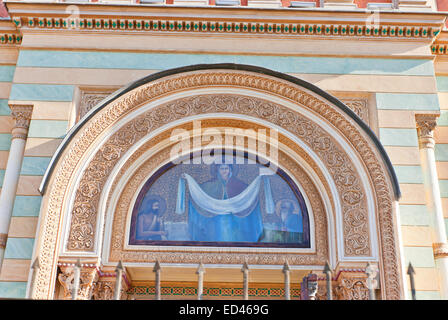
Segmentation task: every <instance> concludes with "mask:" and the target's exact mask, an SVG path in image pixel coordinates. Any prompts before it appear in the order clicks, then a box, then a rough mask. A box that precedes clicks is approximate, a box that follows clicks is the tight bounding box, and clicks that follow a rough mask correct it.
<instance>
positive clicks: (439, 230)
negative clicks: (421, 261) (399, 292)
mask: <svg viewBox="0 0 448 320" xmlns="http://www.w3.org/2000/svg"><path fill="white" fill-rule="evenodd" d="M438 117H439V114H416V115H415V121H416V123H417V132H418V141H419V148H420V159H421V164H422V171H423V176H424V184H425V195H426V204H427V207H428V211H429V214H430V216H431V227H432V231H433V232H432V240H433V241H432V242H433V244H432V246H433V250H434V259H435V263H436V268H437V269H438V273H439V279H440V288H441V297H442V299H448V245H447V236H446V230H445V221H444V218H443V209H442V199H441V198H440V188H439V179H438V177H437V170H436V160H435V155H434V147H435V141H434V129H435V127H436V125H437V122H436V121H437V118H438Z"/></svg>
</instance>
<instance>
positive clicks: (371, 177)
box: [34, 65, 402, 299]
mask: <svg viewBox="0 0 448 320" xmlns="http://www.w3.org/2000/svg"><path fill="white" fill-rule="evenodd" d="M195 120H201V121H202V122H203V123H204V124H205V126H204V127H207V126H209V127H212V126H214V127H226V126H227V127H232V128H244V127H246V128H247V126H249V127H257V126H259V127H260V128H261V127H263V128H266V129H273V130H274V129H275V130H276V131H278V134H279V139H278V141H279V154H281V156H280V158H279V163H278V164H279V167H281V168H282V169H284V170H287V171H288V172H289V173H290V174H291V176H295V179H296V181H297V182H298V184H301V185H302V186H304V185H305V184H304V183H303V182H301V181H300V180H301V179H302V181H303V179H306V178H307V179H308V181H307V183H306V185H307V186H309V188H314V190H311V189H309V190H308V191H305V190H304V193H305V195H306V197H308V199H309V198H310V197H312V196H314V197H315V198H316V201H321V205H320V206H319V205H317V206H315V207H312V206H311V208H312V212H313V219H314V221H322V223H323V221H325V225H324V226H322V225H319V226H318V224H316V223H315V228H318V227H323V230H324V231H325V234H324V241H321V242H319V243H318V242H316V246H315V248H314V253H313V254H315V256H316V257H318V258H316V259H317V260H315V261H314V262H310V261H312V259H311V260H310V258H309V257H310V253H309V252H301V251H300V250H299V249H297V250H296V251H292V252H291V251H290V252H287V253H285V249H284V248H283V249H282V248H279V249H278V250H277V251H275V250H274V251H273V250H269V251H264V255H263V254H262V253H263V248H261V249H259V250H261V251H257V250H255V249H254V250H253V252H252V253H253V258H252V260H251V262H252V263H255V264H257V263H258V264H260V265H265V264H269V261H276V262H275V263H277V262H279V261H282V259H284V255H285V254H288V255H289V258H292V255H294V256H295V257H296V258H297V260H296V262H295V263H297V264H299V263H304V261H308V262H310V263H311V264H313V263H322V259H329V258H330V257H331V259H330V260H332V263H333V265H334V264H336V263H339V262H341V261H376V262H378V264H379V266H380V273H381V277H380V279H381V288H382V295H383V297H384V298H387V299H399V298H401V296H402V284H401V278H400V276H399V274H400V273H399V270H400V261H399V252H398V250H399V248H398V245H397V240H396V230H397V225H396V221H395V217H394V201H395V200H396V198H397V197H399V189H398V185H397V182H396V178H395V175H394V173H393V169H392V166H391V165H390V162H389V160H388V158H387V156H386V154H385V152H384V150H383V149H382V147H381V144H380V143H379V142H378V139H376V137H375V135H374V134H373V133H372V131H371V130H370V129H368V127H367V126H366V125H365V124H364V123H363V122H362V121H361V120H360V119H359V118H358V117H357V116H356V115H355V114H354V113H353V112H351V111H350V110H349V109H348V108H347V107H346V106H344V105H343V104H342V103H340V102H339V101H338V100H337V99H335V98H334V97H332V96H330V95H328V94H326V93H325V92H322V91H321V90H319V89H318V88H316V87H314V86H312V85H310V84H308V83H306V82H304V81H301V80H299V79H295V78H292V77H289V76H286V75H283V74H279V73H276V72H273V71H270V70H265V69H260V68H255V67H250V66H240V65H200V66H191V67H186V68H181V69H176V70H170V71H167V72H162V73H159V74H156V75H152V76H150V77H147V78H145V79H142V80H140V81H137V82H136V83H134V84H132V85H131V86H129V87H127V88H124V89H122V90H120V91H119V92H117V93H115V94H114V95H112V96H111V97H110V98H108V99H106V100H105V101H104V102H103V103H101V104H100V105H98V106H97V107H96V108H95V109H94V110H92V111H91V112H90V113H89V114H87V115H86V116H85V118H84V119H83V120H82V121H81V122H80V123H79V124H78V125H77V126H76V127H75V128H73V129H72V131H71V132H70V133H69V134H68V136H67V137H66V139H65V140H64V142H63V143H62V145H61V147H60V148H59V150H58V152H57V153H56V155H55V156H54V157H53V160H52V163H51V164H50V167H49V169H48V171H47V174H46V176H45V179H44V181H43V184H42V191H44V202H43V208H42V212H43V216H42V223H41V225H42V229H41V236H40V237H39V238H40V239H41V241H40V243H38V244H37V254H38V255H39V261H40V264H41V269H40V270H39V274H38V278H37V279H38V282H37V283H38V286H37V288H36V291H35V292H34V296H35V297H37V298H49V297H51V294H52V293H51V292H52V291H51V288H52V287H53V286H54V281H55V280H54V279H55V272H56V267H55V266H56V265H57V261H58V259H60V257H65V258H70V257H86V258H92V259H93V258H100V257H102V258H103V260H102V261H104V262H105V263H108V262H109V261H116V260H117V259H120V258H121V259H124V261H125V260H129V261H130V262H133V263H144V261H143V260H139V259H143V258H139V255H140V256H141V257H144V259H146V260H145V261H149V262H151V261H154V259H156V258H158V259H166V261H170V259H171V261H174V262H175V261H176V259H177V260H179V255H181V256H182V259H185V258H187V259H190V260H189V261H191V262H195V261H200V260H201V259H214V258H213V250H211V249H210V248H209V249H207V250H205V251H207V252H208V253H207V252H206V253H205V255H204V254H198V253H197V252H191V251H190V252H189V251H188V250H185V249H183V248H180V249H179V248H178V249H174V250H171V251H172V252H171V253H170V254H169V255H165V256H163V255H161V254H160V251H161V250H158V249H155V248H140V249H139V250H136V251H135V252H134V251H133V249H132V248H127V247H125V246H123V247H121V248H119V246H121V245H122V243H123V239H125V238H120V236H118V235H119V233H117V232H115V231H114V223H115V227H116V226H117V224H118V225H119V226H120V227H119V228H118V229H120V230H124V229H123V226H125V225H126V221H127V219H128V217H129V212H125V211H126V210H124V211H123V212H122V213H120V212H119V211H120V210H117V211H116V212H115V209H117V208H118V209H119V208H127V207H129V205H130V204H132V202H127V203H121V202H120V201H122V200H123V201H124V200H126V199H127V200H126V201H132V199H131V198H130V196H129V195H128V197H127V198H126V196H125V195H126V193H128V194H132V195H133V194H135V192H136V191H138V188H139V187H141V185H142V183H143V181H144V180H145V178H147V177H148V176H149V175H150V174H151V173H152V172H154V170H157V168H159V167H160V165H163V164H164V163H166V162H167V161H168V160H169V149H170V146H171V145H170V143H169V140H170V139H169V137H170V134H171V133H172V130H173V129H175V128H179V127H182V126H184V128H185V129H186V130H187V131H188V130H190V131H192V130H193V129H192V128H191V124H192V123H193V121H195ZM229 124H230V126H229ZM188 126H190V128H188ZM145 170H146V171H145ZM135 177H140V178H141V179H140V180H138V179H136V178H135ZM304 189H305V187H304ZM310 203H311V200H310ZM319 208H320V210H321V211H322V213H321V218H320V219H323V220H316V219H317V217H319V215H318V213H317V211H318V210H319ZM108 210H109V211H110V212H115V213H114V214H110V213H109V214H108V212H109V211H108ZM120 219H121V220H120ZM103 232H104V237H103ZM121 233H122V234H123V232H121ZM116 239H118V240H117V241H118V242H114V241H115V240H116ZM315 239H317V238H315ZM114 250H115V251H114ZM120 250H121V251H120ZM165 250H166V249H165ZM319 252H320V253H322V256H320V257H319V254H318V253H319ZM176 254H178V256H176ZM207 254H208V255H207ZM244 254H245V255H246V258H247V255H248V253H247V252H246V253H244ZM242 255H243V254H242V253H238V250H237V251H232V250H229V252H228V253H227V257H226V263H230V264H231V263H240V262H241V261H242ZM282 255H283V256H282ZM249 256H250V252H249ZM256 256H257V257H258V258H255V257H256ZM176 257H177V258H176ZM260 257H261V258H260ZM272 257H276V258H272ZM132 259H134V260H132ZM215 259H216V255H215ZM276 259H277V260H276ZM210 261H212V260H210ZM288 261H289V260H288ZM292 261H294V260H293V259H292ZM293 263H294V262H293Z"/></svg>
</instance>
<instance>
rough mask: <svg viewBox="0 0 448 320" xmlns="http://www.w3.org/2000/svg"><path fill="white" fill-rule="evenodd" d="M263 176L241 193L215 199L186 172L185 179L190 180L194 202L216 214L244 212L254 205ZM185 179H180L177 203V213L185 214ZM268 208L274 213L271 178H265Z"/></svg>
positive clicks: (189, 188)
mask: <svg viewBox="0 0 448 320" xmlns="http://www.w3.org/2000/svg"><path fill="white" fill-rule="evenodd" d="M262 178H263V176H261V175H260V176H257V177H256V178H255V179H254V181H252V183H251V184H250V185H249V186H247V188H246V189H245V190H244V191H243V192H241V193H240V194H238V195H236V196H234V197H232V198H228V199H215V198H212V197H211V196H209V195H208V194H207V193H205V192H204V190H202V188H201V186H200V185H199V184H198V183H197V182H196V180H194V178H193V177H192V176H190V175H189V174H184V179H185V180H186V182H188V190H189V192H190V196H191V198H192V200H193V201H194V203H195V204H196V205H197V206H199V207H200V208H201V209H202V210H204V211H206V212H208V213H211V214H214V215H227V214H236V213H239V212H243V211H245V210H247V209H248V208H250V207H253V206H254V204H255V202H256V201H258V194H259V191H260V184H261V180H262ZM184 179H180V181H179V188H178V198H177V205H176V213H178V214H183V213H184V212H185V199H184V197H185V183H184V181H183V180H184ZM264 186H265V198H266V209H267V212H268V213H273V211H274V205H273V201H272V195H271V190H270V184H269V180H268V179H267V177H266V179H265V180H264Z"/></svg>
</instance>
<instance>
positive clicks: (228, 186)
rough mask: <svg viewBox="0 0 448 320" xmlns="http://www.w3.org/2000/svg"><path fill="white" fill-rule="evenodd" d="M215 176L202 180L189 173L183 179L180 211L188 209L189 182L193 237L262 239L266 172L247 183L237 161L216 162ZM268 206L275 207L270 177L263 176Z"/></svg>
mask: <svg viewBox="0 0 448 320" xmlns="http://www.w3.org/2000/svg"><path fill="white" fill-rule="evenodd" d="M211 175H212V178H211V179H210V180H208V181H206V182H204V183H202V184H200V185H199V184H198V183H197V182H196V181H195V180H194V178H192V177H191V176H190V175H188V174H183V175H182V178H181V179H180V181H179V188H178V198H177V200H178V201H177V207H176V212H177V213H179V214H182V213H183V212H184V211H185V199H184V198H185V184H186V183H188V190H189V193H190V197H189V199H188V227H189V233H190V238H191V239H190V240H193V241H212V242H213V241H231V242H241V241H243V242H258V241H260V239H261V238H262V234H263V222H262V214H261V209H260V201H259V198H260V197H259V194H260V185H261V182H262V176H258V177H257V178H255V180H254V181H253V182H252V183H251V184H250V185H247V184H246V183H244V182H243V181H241V180H240V179H238V178H237V171H236V166H234V165H233V164H212V165H211ZM263 183H264V187H265V198H266V201H267V205H266V207H268V208H270V209H269V210H270V211H273V204H272V195H271V191H270V185H269V180H268V178H267V177H265V179H264V180H263Z"/></svg>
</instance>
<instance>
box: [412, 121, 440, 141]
mask: <svg viewBox="0 0 448 320" xmlns="http://www.w3.org/2000/svg"><path fill="white" fill-rule="evenodd" d="M438 117H439V114H416V115H415V122H416V125H417V133H418V142H419V147H420V149H423V148H434V146H435V141H434V129H435V128H436V126H437V118H438Z"/></svg>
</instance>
